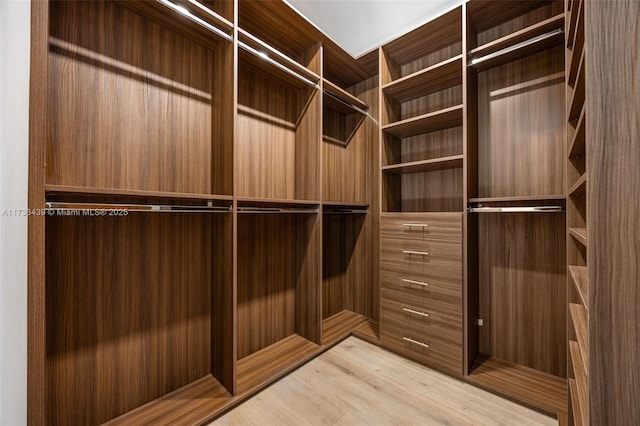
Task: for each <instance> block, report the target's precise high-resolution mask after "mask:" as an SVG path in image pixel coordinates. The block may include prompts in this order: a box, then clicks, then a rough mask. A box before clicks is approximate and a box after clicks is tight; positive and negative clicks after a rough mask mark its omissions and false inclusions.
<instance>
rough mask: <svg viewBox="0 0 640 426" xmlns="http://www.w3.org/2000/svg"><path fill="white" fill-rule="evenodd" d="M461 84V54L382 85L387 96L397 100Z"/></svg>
mask: <svg viewBox="0 0 640 426" xmlns="http://www.w3.org/2000/svg"><path fill="white" fill-rule="evenodd" d="M460 84H462V55H457V56H454V57H453V58H451V59H447V60H446V61H442V62H440V63H438V64H435V65H433V66H431V67H428V68H425V69H423V70H420V71H418V72H415V73H413V74H410V75H407V76H405V77H402V78H399V79H397V80H394V81H392V82H390V83H387V84H385V85H383V86H382V90H383V91H384V93H385V94H386V95H387V96H390V97H392V98H393V99H395V100H397V101H399V102H406V101H409V100H411V99H415V98H419V97H421V96H425V95H428V94H429V93H434V92H439V91H440V90H444V89H447V88H449V87H453V86H458V85H460Z"/></svg>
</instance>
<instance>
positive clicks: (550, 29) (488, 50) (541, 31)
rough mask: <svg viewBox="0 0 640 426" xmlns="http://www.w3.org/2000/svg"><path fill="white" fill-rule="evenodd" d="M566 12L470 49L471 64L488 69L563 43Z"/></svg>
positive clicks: (477, 67)
mask: <svg viewBox="0 0 640 426" xmlns="http://www.w3.org/2000/svg"><path fill="white" fill-rule="evenodd" d="M563 28H564V14H559V15H556V16H553V17H551V18H549V19H546V20H544V21H542V22H538V23H536V24H534V25H531V26H529V27H526V28H524V29H522V30H520V31H516V32H514V33H511V34H509V35H507V36H505V37H502V38H499V39H497V40H494V41H491V42H489V43H486V44H483V45H482V46H479V47H476V48H475V49H472V50H471V51H469V56H470V58H471V60H470V62H469V65H470V66H473V67H474V68H476V69H486V68H489V67H493V66H496V65H500V64H502V63H505V62H509V61H512V60H514V59H516V58H518V57H522V56H526V55H529V54H531V53H535V52H538V51H540V50H544V49H547V48H549V47H551V46H554V45H559V44H562V42H563V37H562V29H563Z"/></svg>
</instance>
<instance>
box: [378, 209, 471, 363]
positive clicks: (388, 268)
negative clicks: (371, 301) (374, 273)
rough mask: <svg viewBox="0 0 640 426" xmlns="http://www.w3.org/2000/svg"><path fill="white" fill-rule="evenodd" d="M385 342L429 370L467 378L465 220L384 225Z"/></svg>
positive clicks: (422, 216)
mask: <svg viewBox="0 0 640 426" xmlns="http://www.w3.org/2000/svg"><path fill="white" fill-rule="evenodd" d="M380 229H381V248H380V287H381V289H380V296H381V299H380V340H381V343H382V345H383V346H384V347H386V348H388V349H390V350H392V351H395V352H398V353H400V354H401V355H404V356H406V357H408V358H411V359H413V360H415V361H418V362H421V363H423V364H425V365H428V366H431V367H434V368H438V369H440V370H444V371H447V372H450V373H453V374H455V375H461V374H462V353H463V351H462V214H460V213H386V214H384V215H383V216H382V219H381V225H380Z"/></svg>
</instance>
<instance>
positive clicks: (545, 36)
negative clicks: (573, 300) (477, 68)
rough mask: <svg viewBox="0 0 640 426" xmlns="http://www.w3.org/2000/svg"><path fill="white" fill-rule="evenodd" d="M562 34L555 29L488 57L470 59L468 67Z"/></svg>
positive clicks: (490, 54) (561, 30)
mask: <svg viewBox="0 0 640 426" xmlns="http://www.w3.org/2000/svg"><path fill="white" fill-rule="evenodd" d="M563 32H564V30H563V29H562V28H557V29H555V30H553V31H550V32H548V33H545V34H540V35H539V36H536V37H533V38H530V39H529V40H525V41H522V42H520V43H516V44H514V45H513V46H509V47H505V48H504V49H501V50H498V51H496V52H493V53H489V54H488V55H485V56H481V57H479V58H475V59H472V60H471V62H469V66H474V65H478V64H479V63H482V62H485V61H488V60H490V59H493V58H497V57H499V56H502V55H505V54H507V53H511V52H514V51H516V50H518V49H522V48H523V47H527V46H531V45H532V44H535V43H538V42H541V41H543V40H546V39H548V38H551V37H555V36H557V35H558V34H562V33H563Z"/></svg>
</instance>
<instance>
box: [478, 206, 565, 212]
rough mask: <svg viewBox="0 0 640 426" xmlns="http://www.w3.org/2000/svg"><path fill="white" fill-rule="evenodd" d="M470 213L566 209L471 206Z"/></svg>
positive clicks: (556, 207)
mask: <svg viewBox="0 0 640 426" xmlns="http://www.w3.org/2000/svg"><path fill="white" fill-rule="evenodd" d="M468 211H469V212H470V213H557V212H562V211H564V207H562V206H531V207H469V209H468Z"/></svg>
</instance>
